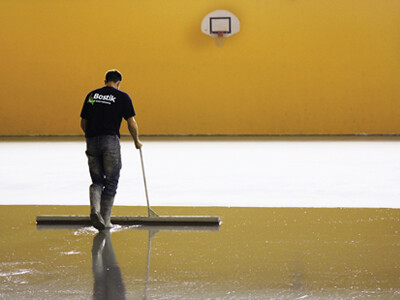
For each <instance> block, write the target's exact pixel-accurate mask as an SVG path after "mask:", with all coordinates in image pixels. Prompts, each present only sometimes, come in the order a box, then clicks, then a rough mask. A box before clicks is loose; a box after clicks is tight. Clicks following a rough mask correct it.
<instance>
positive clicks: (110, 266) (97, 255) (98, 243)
mask: <svg viewBox="0 0 400 300" xmlns="http://www.w3.org/2000/svg"><path fill="white" fill-rule="evenodd" d="M92 269H93V276H94V288H93V299H95V300H99V299H113V300H119V299H126V297H125V285H124V282H123V280H122V275H121V270H120V268H119V266H118V263H117V259H116V257H115V253H114V248H113V245H112V242H111V236H110V230H103V231H100V232H99V233H98V234H97V235H96V236H95V237H94V238H93V248H92Z"/></svg>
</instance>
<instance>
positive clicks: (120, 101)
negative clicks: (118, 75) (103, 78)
mask: <svg viewBox="0 0 400 300" xmlns="http://www.w3.org/2000/svg"><path fill="white" fill-rule="evenodd" d="M134 116H135V109H134V108H133V105H132V100H131V98H130V97H129V95H128V94H127V93H124V92H122V91H120V90H118V89H115V88H113V87H108V86H105V87H102V88H100V89H97V90H94V91H92V92H90V93H89V94H88V95H87V96H86V98H85V102H84V103H83V107H82V112H81V118H83V119H85V120H87V126H86V132H85V136H86V137H94V136H100V135H118V136H120V134H119V129H120V127H121V122H122V118H124V119H125V120H127V119H129V118H130V117H134Z"/></svg>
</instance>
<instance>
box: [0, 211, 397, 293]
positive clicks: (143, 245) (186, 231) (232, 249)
mask: <svg viewBox="0 0 400 300" xmlns="http://www.w3.org/2000/svg"><path fill="white" fill-rule="evenodd" d="M155 209H156V210H157V211H158V212H159V213H160V214H162V215H193V214H196V215H219V216H220V217H221V219H222V221H223V223H222V225H221V226H220V227H219V228H196V229H193V228H184V227H181V228H161V227H159V228H157V227H155V228H148V227H146V228H143V227H116V228H113V229H112V230H111V232H102V233H98V232H97V230H95V229H94V228H93V227H72V228H71V227H50V226H48V227H46V226H41V227H37V226H36V224H35V217H36V215H38V214H85V213H87V210H88V207H84V206H12V205H5V206H1V210H0V218H1V220H2V221H1V223H0V232H1V236H2V238H1V240H0V257H1V261H0V283H1V290H0V299H398V298H399V297H400V232H399V230H400V229H399V224H400V222H399V221H400V211H399V210H397V209H376V208H259V207H257V208H237V207H234V208H221V207H197V208H195V207H192V208H189V207H156V208H155ZM145 213H146V209H145V207H128V206H119V207H115V208H114V212H113V214H114V215H145Z"/></svg>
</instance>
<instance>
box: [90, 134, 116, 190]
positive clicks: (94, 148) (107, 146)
mask: <svg viewBox="0 0 400 300" xmlns="http://www.w3.org/2000/svg"><path fill="white" fill-rule="evenodd" d="M86 156H87V158H88V163H89V172H90V177H91V178H92V182H93V184H95V185H98V186H100V187H101V188H102V189H103V195H107V196H112V197H113V196H115V194H116V192H117V187H118V180H119V174H120V170H121V167H122V164H121V145H120V142H119V137H118V136H117V135H102V136H96V137H90V138H86Z"/></svg>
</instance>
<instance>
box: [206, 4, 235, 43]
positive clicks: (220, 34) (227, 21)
mask: <svg viewBox="0 0 400 300" xmlns="http://www.w3.org/2000/svg"><path fill="white" fill-rule="evenodd" d="M201 30H202V32H203V33H204V34H207V35H209V36H211V37H213V38H214V39H215V44H216V45H217V46H219V47H222V46H223V45H224V40H225V38H227V37H230V36H231V35H233V34H236V33H238V32H239V30H240V22H239V19H238V18H237V17H236V16H235V15H234V14H232V13H231V12H229V11H227V10H223V9H220V10H216V11H213V12H210V13H209V14H208V15H206V16H205V17H204V19H203V21H202V22H201Z"/></svg>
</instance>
